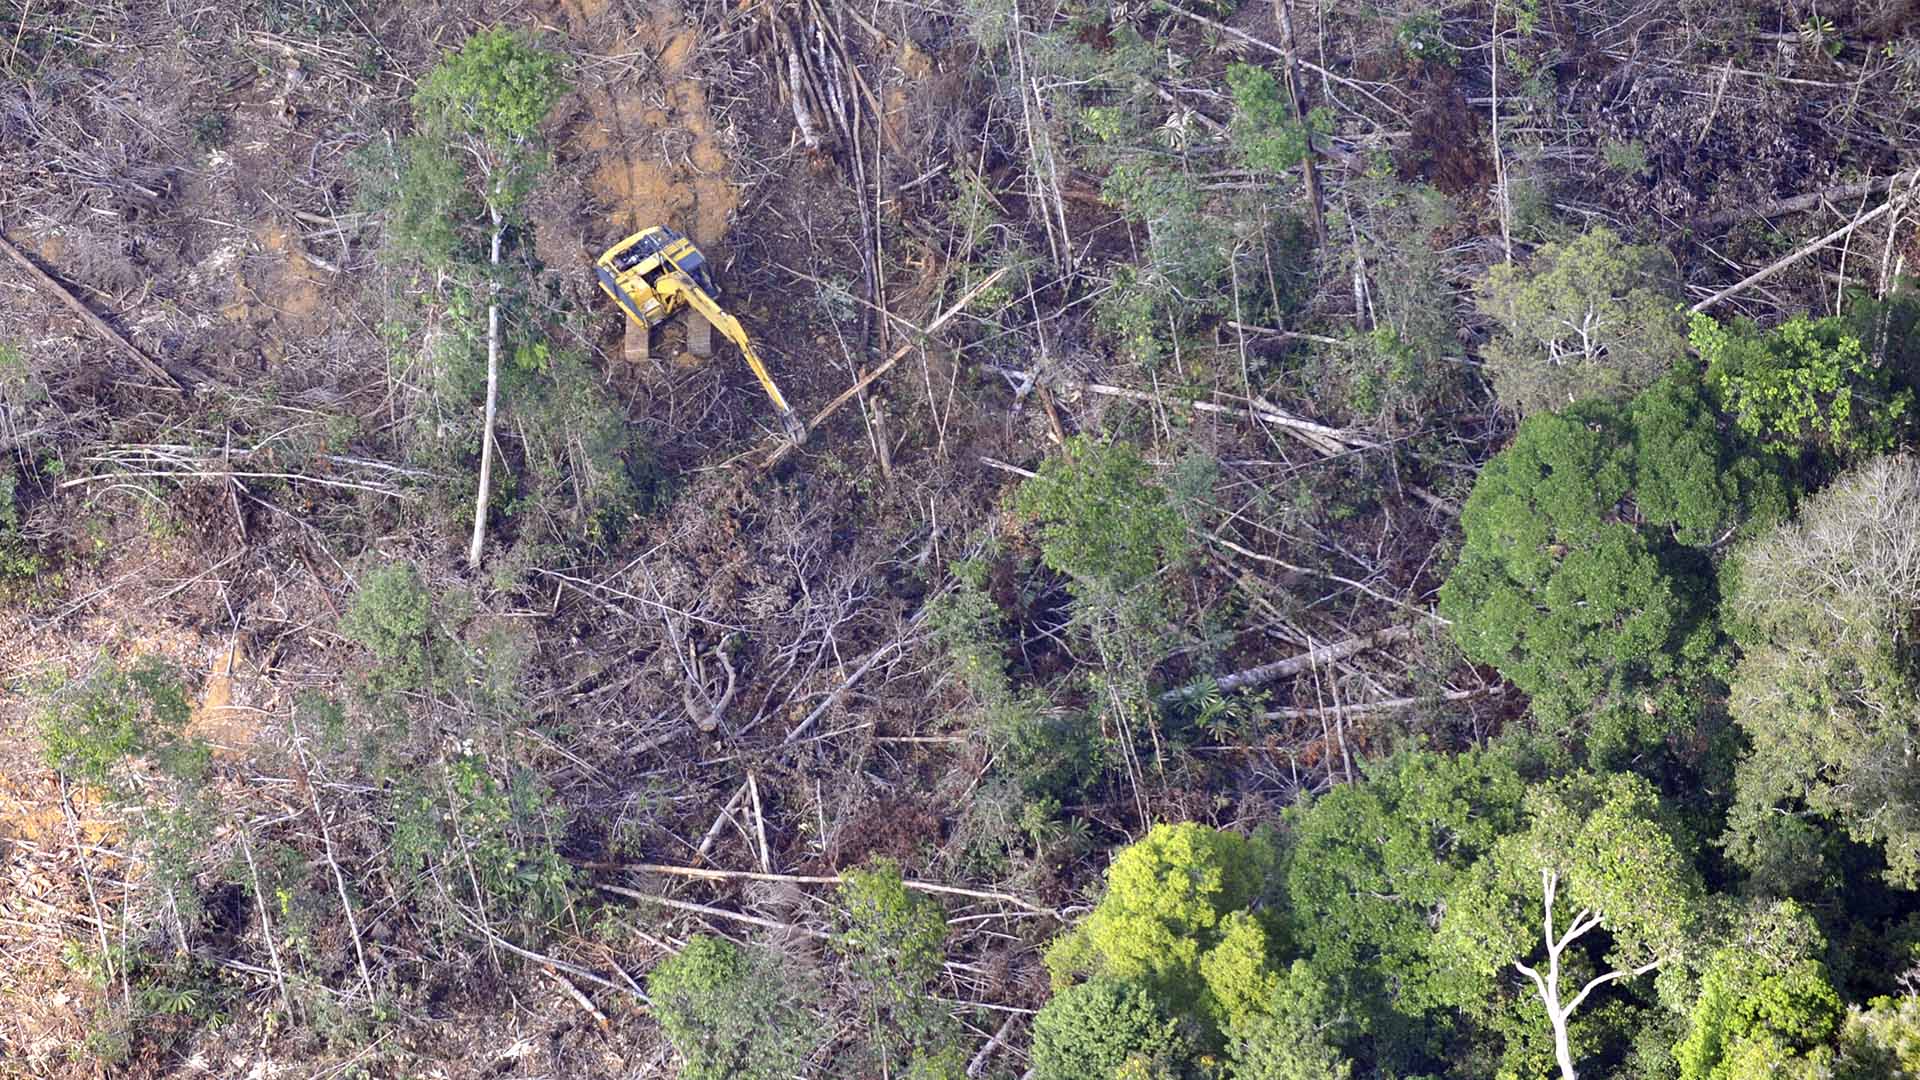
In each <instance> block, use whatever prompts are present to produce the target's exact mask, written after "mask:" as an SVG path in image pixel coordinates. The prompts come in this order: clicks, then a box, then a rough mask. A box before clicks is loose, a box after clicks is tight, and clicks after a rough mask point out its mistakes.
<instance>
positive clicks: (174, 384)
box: [0, 236, 180, 390]
mask: <svg viewBox="0 0 1920 1080" xmlns="http://www.w3.org/2000/svg"><path fill="white" fill-rule="evenodd" d="M0 251H5V252H6V253H7V256H8V257H9V258H11V259H12V260H13V261H14V262H17V263H19V264H20V265H21V266H22V267H24V268H25V269H26V270H27V272H28V273H30V274H32V275H33V276H34V277H35V278H37V279H38V280H39V282H40V284H42V285H44V286H46V288H47V291H48V292H51V293H52V294H53V295H55V296H57V297H59V298H60V301H61V302H62V303H64V304H66V305H67V306H68V307H70V308H72V309H73V313H74V314H76V315H78V316H80V317H81V318H82V319H84V320H86V323H87V325H88V326H91V327H93V328H94V330H96V331H98V332H99V334H100V336H101V337H104V338H106V339H107V340H108V341H111V342H113V343H114V344H115V345H118V346H119V347H120V351H121V352H124V353H126V354H127V356H128V357H129V358H130V359H132V360H133V362H134V363H136V364H138V365H140V369H141V370H142V371H145V372H146V373H147V374H149V375H151V376H153V377H154V378H156V379H159V380H160V382H161V383H162V384H163V385H164V386H165V388H166V389H168V390H179V389H180V380H178V379H176V378H174V377H173V375H172V373H170V372H168V371H167V369H166V368H163V367H161V366H160V364H159V362H158V361H156V360H154V359H153V357H151V356H148V355H147V354H146V353H143V352H141V351H140V348H139V346H137V345H135V344H134V343H133V342H131V341H128V340H127V338H126V335H124V334H122V333H120V331H118V330H115V329H114V328H113V327H111V326H109V325H107V320H105V319H103V318H101V317H100V316H98V315H95V314H94V313H93V309H92V308H90V307H88V306H87V305H85V304H83V303H81V302H80V298H79V297H77V296H75V295H73V292H72V291H71V290H70V289H68V288H67V287H66V286H65V285H62V284H60V282H58V281H56V280H54V277H53V275H52V274H49V273H47V272H46V271H45V270H42V269H40V265H39V264H38V263H36V262H34V261H33V260H32V259H29V258H27V256H26V253H25V252H23V251H21V250H20V249H19V248H17V247H14V246H13V243H12V242H11V241H9V240H8V239H7V238H6V237H4V236H0Z"/></svg>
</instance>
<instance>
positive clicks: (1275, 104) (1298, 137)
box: [1227, 64, 1307, 173]
mask: <svg viewBox="0 0 1920 1080" xmlns="http://www.w3.org/2000/svg"><path fill="white" fill-rule="evenodd" d="M1227 89H1228V91H1229V92H1230V93H1231V94H1232V95H1233V124H1232V128H1231V131H1232V133H1233V145H1234V148H1235V149H1237V150H1239V151H1240V156H1241V157H1242V158H1243V159H1245V161H1246V163H1247V167H1248V168H1251V169H1253V170H1254V171H1255V172H1265V173H1283V172H1286V171H1287V170H1288V169H1295V168H1298V167H1299V166H1300V159H1301V158H1303V157H1305V156H1306V153H1307V132H1306V130H1305V129H1304V128H1302V127H1301V126H1300V122H1299V120H1298V119H1296V118H1295V116H1294V112H1293V104H1292V102H1290V101H1288V100H1286V98H1285V97H1284V96H1283V93H1282V91H1281V89H1280V83H1279V80H1277V79H1275V78H1274V77H1273V72H1271V71H1268V70H1267V69H1266V68H1263V67H1256V66H1254V65H1252V64H1228V65H1227Z"/></svg>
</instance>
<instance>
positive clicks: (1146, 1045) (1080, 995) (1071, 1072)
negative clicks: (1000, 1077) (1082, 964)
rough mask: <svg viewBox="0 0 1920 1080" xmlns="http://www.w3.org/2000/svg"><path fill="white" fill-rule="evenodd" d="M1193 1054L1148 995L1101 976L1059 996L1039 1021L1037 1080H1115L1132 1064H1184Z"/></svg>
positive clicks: (1035, 1028)
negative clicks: (1122, 1070)
mask: <svg viewBox="0 0 1920 1080" xmlns="http://www.w3.org/2000/svg"><path fill="white" fill-rule="evenodd" d="M1192 1054H1193V1050H1192V1047H1191V1046H1190V1044H1189V1043H1188V1042H1187V1040H1186V1038H1185V1037H1184V1036H1183V1035H1182V1034H1181V1033H1180V1024H1179V1021H1177V1020H1175V1019H1174V1018H1173V1017H1171V1016H1168V1015H1167V1014H1166V1013H1165V1012H1164V1011H1163V1010H1162V1009H1160V1007H1159V1006H1158V1005H1156V1004H1155V1003H1154V1001H1153V999H1152V997H1151V996H1149V995H1148V994H1147V992H1146V991H1144V990H1142V989H1140V988H1139V987H1137V986H1131V985H1129V984H1127V983H1125V982H1122V981H1120V980H1117V979H1109V978H1096V979H1092V980H1090V981H1088V982H1084V983H1079V984H1077V985H1074V986H1069V987H1067V988H1065V989H1063V990H1061V991H1060V992H1058V993H1056V994H1055V995H1054V996H1053V998H1052V999H1051V1000H1050V1001H1048V1002H1047V1004H1046V1006H1045V1007H1044V1008H1042V1009H1041V1010H1040V1012H1039V1014H1038V1015H1037V1016H1035V1017H1034V1018H1033V1049H1032V1055H1033V1080H1112V1078H1113V1077H1115V1076H1116V1075H1117V1074H1118V1073H1119V1072H1120V1070H1121V1069H1122V1068H1123V1067H1125V1066H1126V1065H1127V1064H1128V1063H1129V1062H1141V1063H1144V1064H1148V1065H1149V1066H1150V1065H1153V1064H1161V1065H1178V1064H1180V1063H1184V1062H1185V1061H1187V1060H1188V1059H1189V1058H1191V1056H1192Z"/></svg>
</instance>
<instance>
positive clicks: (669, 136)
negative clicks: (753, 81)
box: [562, 0, 740, 244]
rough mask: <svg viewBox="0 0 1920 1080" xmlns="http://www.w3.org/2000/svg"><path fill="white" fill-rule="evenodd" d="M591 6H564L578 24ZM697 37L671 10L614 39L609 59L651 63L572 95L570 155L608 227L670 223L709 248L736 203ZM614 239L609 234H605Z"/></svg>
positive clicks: (585, 2) (625, 229)
mask: <svg viewBox="0 0 1920 1080" xmlns="http://www.w3.org/2000/svg"><path fill="white" fill-rule="evenodd" d="M605 6H606V5H605V3H604V2H603V0H602V2H596V0H567V2H566V3H564V4H563V5H562V7H563V10H564V11H566V12H567V13H568V15H569V17H570V18H574V17H575V12H576V11H578V12H580V14H579V15H578V19H579V20H581V21H584V20H585V19H588V18H591V17H592V14H593V10H592V9H594V8H596V7H598V8H600V9H604V8H605ZM698 45H699V37H698V31H697V30H696V29H695V28H694V27H693V26H691V25H690V24H688V23H686V22H685V21H684V20H683V18H682V16H681V14H680V12H679V11H678V9H677V8H675V7H674V6H672V5H661V6H657V7H655V8H653V10H652V11H651V12H650V14H649V15H648V17H647V19H646V21H644V22H642V23H641V24H640V25H639V26H638V27H636V28H634V29H633V30H632V31H631V32H629V33H627V34H625V35H624V36H622V37H621V38H620V39H619V40H617V41H616V42H614V43H613V44H612V45H611V47H610V48H609V50H608V58H609V59H610V60H612V59H614V58H618V57H623V56H637V57H642V58H651V60H652V63H651V64H650V65H649V64H647V63H645V62H644V60H643V61H642V62H640V63H635V64H632V65H630V66H629V67H628V68H627V69H626V70H625V72H624V73H622V74H618V75H615V76H613V77H611V78H609V79H607V80H606V81H605V82H604V83H602V84H600V85H597V86H589V87H586V88H583V89H582V90H581V91H580V94H579V97H580V107H581V109H582V110H584V114H585V115H584V116H577V117H576V121H575V124H574V125H573V129H572V138H571V142H572V150H573V151H574V152H576V153H578V154H579V155H580V156H581V158H582V160H583V161H584V162H585V163H586V164H587V166H588V169H589V173H588V188H589V190H590V191H591V193H592V195H593V197H594V199H595V200H596V201H597V202H599V203H600V204H602V206H603V207H604V211H605V218H606V220H607V221H608V223H609V224H610V226H612V227H611V228H609V229H608V232H609V234H612V233H619V234H622V235H624V234H626V233H630V232H634V231H636V230H638V229H641V228H644V227H646V226H648V225H653V224H668V225H672V226H674V227H676V228H679V229H681V230H683V231H685V232H687V233H689V234H691V235H692V236H693V238H694V239H695V240H696V241H697V242H699V243H702V244H717V243H719V241H720V240H721V238H722V237H724V236H725V235H726V231H727V224H728V220H729V218H730V217H731V216H732V214H733V212H734V210H735V209H736V208H738V207H739V205H740V194H739V192H738V191H737V190H735V188H734V186H733V182H732V180H731V178H730V174H731V171H732V170H731V164H730V161H729V159H728V154H727V149H726V143H725V135H724V134H723V133H720V132H716V130H715V126H714V121H713V115H712V113H711V112H710V111H709V110H708V107H707V93H706V89H705V87H704V85H703V84H702V83H701V81H700V78H699V76H698V73H697V72H695V71H694V70H693V67H694V65H693V60H694V54H695V51H696V47H697V46H698ZM613 238H615V239H617V237H613Z"/></svg>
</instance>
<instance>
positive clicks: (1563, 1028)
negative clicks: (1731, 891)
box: [1513, 870, 1660, 1080]
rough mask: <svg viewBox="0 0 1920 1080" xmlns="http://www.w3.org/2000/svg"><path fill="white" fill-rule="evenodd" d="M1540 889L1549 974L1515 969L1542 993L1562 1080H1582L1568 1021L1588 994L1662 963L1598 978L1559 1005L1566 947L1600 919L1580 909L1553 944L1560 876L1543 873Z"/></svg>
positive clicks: (1652, 962) (1524, 967)
mask: <svg viewBox="0 0 1920 1080" xmlns="http://www.w3.org/2000/svg"><path fill="white" fill-rule="evenodd" d="M1540 885H1541V887H1542V888H1543V889H1544V891H1545V892H1546V919H1545V924H1544V925H1545V930H1546V940H1545V943H1546V946H1547V973H1546V975H1545V976H1544V977H1542V976H1541V974H1540V972H1538V971H1536V970H1535V969H1533V968H1530V967H1528V966H1527V965H1525V964H1523V963H1521V962H1520V961H1518V960H1515V961H1514V962H1513V966H1514V967H1516V968H1518V969H1519V970H1520V973H1521V974H1522V975H1525V976H1526V977H1527V978H1529V979H1532V980H1533V985H1534V988H1535V989H1537V990H1539V991H1540V1003H1541V1004H1542V1005H1544V1006H1546V1009H1547V1023H1549V1024H1551V1025H1552V1026H1553V1056H1554V1058H1555V1059H1557V1060H1558V1061H1559V1062H1560V1080H1579V1078H1578V1076H1577V1075H1576V1074H1575V1073H1574V1071H1573V1046H1572V1044H1571V1043H1570V1042H1569V1041H1568V1039H1567V1021H1568V1020H1569V1019H1570V1018H1572V1016H1573V1013H1574V1010H1576V1009H1578V1008H1579V1007H1580V1006H1581V1005H1582V1004H1584V1003H1585V1002H1586V1000H1587V995H1588V994H1591V993H1593V992H1594V991H1595V990H1598V989H1599V988H1601V987H1602V986H1605V985H1606V984H1608V983H1610V982H1614V981H1616V980H1618V979H1626V978H1631V977H1633V976H1635V975H1645V974H1646V973H1647V972H1649V971H1652V970H1653V969H1654V968H1657V967H1659V966H1660V961H1659V960H1657V959H1656V960H1650V961H1648V962H1647V963H1645V964H1642V965H1640V966H1639V967H1637V968H1633V969H1631V970H1620V971H1609V972H1607V973H1606V974H1605V975H1600V976H1597V977H1595V978H1594V979H1593V981H1591V982H1589V983H1587V985H1585V986H1583V987H1581V988H1580V992H1579V993H1578V994H1575V995H1574V996H1573V1000H1572V1001H1569V1002H1566V1003H1565V1004H1562V1003H1561V1001H1560V954H1562V953H1564V952H1566V951H1567V946H1569V945H1571V944H1573V943H1574V942H1575V941H1578V940H1579V939H1580V938H1582V937H1584V936H1585V935H1586V933H1587V931H1589V930H1592V929H1594V928H1595V927H1597V926H1599V925H1600V916H1599V915H1597V914H1595V913H1594V912H1592V911H1588V910H1587V909H1585V908H1582V909H1580V911H1579V912H1578V913H1577V914H1575V915H1574V917H1573V922H1572V923H1571V924H1570V925H1569V926H1568V927H1567V932H1566V935H1565V936H1564V937H1562V938H1560V939H1559V940H1557V941H1556V940H1554V936H1553V898H1554V894H1555V893H1557V892H1558V891H1559V888H1560V875H1559V874H1558V873H1556V872H1554V871H1552V870H1542V871H1540Z"/></svg>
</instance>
